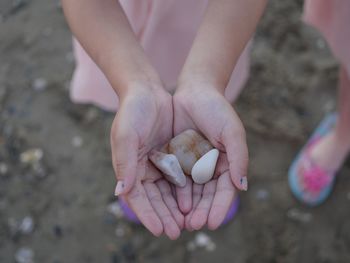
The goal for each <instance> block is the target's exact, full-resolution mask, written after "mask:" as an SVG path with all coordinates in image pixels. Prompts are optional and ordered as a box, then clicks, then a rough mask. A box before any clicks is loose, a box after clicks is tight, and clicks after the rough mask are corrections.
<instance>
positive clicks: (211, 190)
mask: <svg viewBox="0 0 350 263" xmlns="http://www.w3.org/2000/svg"><path fill="white" fill-rule="evenodd" d="M216 183H217V180H212V181H210V182H208V183H206V184H205V185H204V188H203V193H202V198H201V199H200V201H199V203H198V205H197V207H196V209H195V210H194V212H193V215H192V218H191V222H190V223H191V226H192V228H193V229H196V230H199V229H201V228H202V227H203V226H204V225H205V224H206V223H207V220H208V216H209V211H210V208H211V205H212V203H213V200H214V195H215V190H216Z"/></svg>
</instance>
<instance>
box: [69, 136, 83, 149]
mask: <svg viewBox="0 0 350 263" xmlns="http://www.w3.org/2000/svg"><path fill="white" fill-rule="evenodd" d="M83 142H84V141H83V138H81V137H80V136H74V137H73V138H72V145H73V146H74V147H76V148H80V147H81V146H82V145H83Z"/></svg>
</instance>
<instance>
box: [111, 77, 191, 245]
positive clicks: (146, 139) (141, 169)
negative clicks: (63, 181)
mask: <svg viewBox="0 0 350 263" xmlns="http://www.w3.org/2000/svg"><path fill="white" fill-rule="evenodd" d="M172 127H173V108H172V97H171V95H170V94H169V93H168V92H166V91H165V90H164V89H163V88H162V87H161V85H158V84H156V85H154V84H138V85H137V86H136V87H135V86H134V87H132V88H130V89H128V91H127V92H126V94H125V96H123V97H121V98H120V107H119V109H118V112H117V114H116V117H115V119H114V121H113V124H112V129H111V148H112V159H113V160H112V161H113V167H114V170H115V173H116V177H117V180H118V183H117V187H116V194H117V195H121V196H122V198H123V199H124V200H125V201H126V202H127V203H128V205H129V206H130V208H131V209H132V210H133V211H134V212H135V214H136V215H137V217H138V218H139V220H140V221H141V222H142V224H143V225H144V226H145V227H146V228H147V229H148V230H149V231H150V232H151V233H153V234H154V235H155V236H159V235H161V234H162V233H163V232H164V233H165V234H166V235H167V236H168V237H169V238H171V239H176V238H177V237H178V236H179V235H180V232H181V229H182V228H183V225H184V216H183V215H182V213H181V212H180V210H179V208H178V205H177V201H176V200H175V198H174V196H173V194H172V189H171V186H170V184H169V183H168V182H167V181H166V180H164V179H163V176H162V175H161V173H160V172H159V171H158V170H157V169H156V168H155V167H154V166H153V165H152V164H151V163H150V161H149V160H148V154H149V152H150V151H151V150H152V149H153V148H156V147H158V148H159V147H161V146H163V145H164V144H165V143H166V142H168V141H169V140H170V139H171V137H172Z"/></svg>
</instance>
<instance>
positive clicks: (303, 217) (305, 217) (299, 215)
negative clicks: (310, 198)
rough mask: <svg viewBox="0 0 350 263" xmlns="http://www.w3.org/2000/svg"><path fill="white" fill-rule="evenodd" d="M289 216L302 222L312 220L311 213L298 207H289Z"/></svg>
mask: <svg viewBox="0 0 350 263" xmlns="http://www.w3.org/2000/svg"><path fill="white" fill-rule="evenodd" d="M287 217H288V218H290V219H292V220H294V221H298V222H301V223H309V222H310V221H311V220H312V214H311V213H308V212H303V211H300V210H299V209H297V208H291V209H289V210H288V212H287Z"/></svg>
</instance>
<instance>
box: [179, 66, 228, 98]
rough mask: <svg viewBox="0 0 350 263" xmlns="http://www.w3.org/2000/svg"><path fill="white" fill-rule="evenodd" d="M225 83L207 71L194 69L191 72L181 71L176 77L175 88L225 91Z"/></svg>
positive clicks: (222, 92)
mask: <svg viewBox="0 0 350 263" xmlns="http://www.w3.org/2000/svg"><path fill="white" fill-rule="evenodd" d="M226 85H227V83H224V82H223V81H221V80H220V79H218V78H217V77H215V76H214V75H213V74H210V73H209V72H208V71H200V70H195V71H192V72H182V73H181V75H180V77H179V79H178V85H177V86H178V89H177V90H187V89H191V90H197V89H198V90H202V91H206V90H208V91H217V92H219V93H220V94H224V93H225V89H226Z"/></svg>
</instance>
